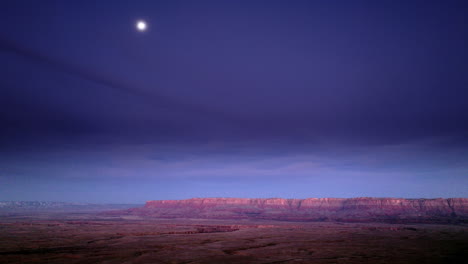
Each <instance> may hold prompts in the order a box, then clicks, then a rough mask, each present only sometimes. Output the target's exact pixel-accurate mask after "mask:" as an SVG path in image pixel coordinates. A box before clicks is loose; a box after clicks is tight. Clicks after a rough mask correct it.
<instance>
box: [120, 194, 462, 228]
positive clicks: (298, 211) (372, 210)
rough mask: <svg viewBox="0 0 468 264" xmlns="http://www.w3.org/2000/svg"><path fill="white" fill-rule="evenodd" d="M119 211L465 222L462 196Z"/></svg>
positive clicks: (194, 204)
mask: <svg viewBox="0 0 468 264" xmlns="http://www.w3.org/2000/svg"><path fill="white" fill-rule="evenodd" d="M125 213H126V214H135V215H141V216H149V217H158V218H208V219H269V220H287V221H345V222H373V221H377V222H397V223H399V222H420V223H466V222H468V198H447V199H443V198H437V199H400V198H368V197H363V198H308V199H281V198H269V199H248V198H193V199H187V200H157V201H148V202H147V203H146V204H145V206H144V207H143V208H134V209H129V210H126V211H125Z"/></svg>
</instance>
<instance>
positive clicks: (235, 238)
mask: <svg viewBox="0 0 468 264" xmlns="http://www.w3.org/2000/svg"><path fill="white" fill-rule="evenodd" d="M466 259H468V226H466V225H430V224H386V223H336V222H286V221H265V220H262V221H259V220H246V219H243V220H207V219H145V218H142V217H138V216H120V217H112V216H103V215H96V214H94V213H75V214H72V213H67V214H65V213H64V214H59V213H55V214H38V213H34V214H29V215H28V214H12V215H8V216H6V215H4V216H2V217H1V218H0V263H60V264H63V263H192V264H195V263H259V264H260V263H264V264H267V263H270V264H274V263H275V264H276V263H463V262H464V261H466Z"/></svg>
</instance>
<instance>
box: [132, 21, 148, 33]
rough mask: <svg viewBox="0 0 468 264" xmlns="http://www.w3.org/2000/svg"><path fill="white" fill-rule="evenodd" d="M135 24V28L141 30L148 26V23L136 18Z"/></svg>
mask: <svg viewBox="0 0 468 264" xmlns="http://www.w3.org/2000/svg"><path fill="white" fill-rule="evenodd" d="M135 26H136V28H137V30H138V31H141V32H143V31H146V29H147V28H148V25H147V24H146V22H145V21H144V20H138V21H137V22H136V25H135Z"/></svg>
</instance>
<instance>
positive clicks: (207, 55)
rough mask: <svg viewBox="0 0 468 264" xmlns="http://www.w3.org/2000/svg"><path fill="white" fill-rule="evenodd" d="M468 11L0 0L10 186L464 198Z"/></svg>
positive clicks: (0, 159) (52, 196)
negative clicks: (139, 26) (140, 25)
mask: <svg viewBox="0 0 468 264" xmlns="http://www.w3.org/2000/svg"><path fill="white" fill-rule="evenodd" d="M466 14H468V3H467V2H466V1H412V0H409V1H360V0H356V1H346V0H343V1H338V0H327V1H325V0H323V1H298V0H292V1H286V0H284V1H274V0H272V1H257V0H249V1H202V0H200V1H177V0H167V1H128V0H127V1H122V0H112V1H110V0H100V1H90V0H80V1H78V0H76V1H75V0H70V1H64V0H61V1H59V0H57V1H52V0H42V1H25V0H6V1H1V3H0V72H1V78H0V124H1V129H0V200H4V201H9V200H41V201H65V202H91V203H143V202H145V201H147V200H160V199H186V198H192V197H246V198H249V197H250V198H268V197H282V198H308V197H367V196H372V197H404V198H435V197H468V188H467V187H468V103H467V102H468V73H467V70H468V49H467V48H466V47H467V46H468V21H467V16H466ZM139 20H144V21H145V22H146V23H147V29H146V30H145V31H143V32H142V31H139V30H137V28H136V23H137V21H139Z"/></svg>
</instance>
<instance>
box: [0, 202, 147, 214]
mask: <svg viewBox="0 0 468 264" xmlns="http://www.w3.org/2000/svg"><path fill="white" fill-rule="evenodd" d="M135 206H138V204H93V203H67V202H50V201H0V212H23V211H37V212H38V211H47V212H49V211H70V212H72V211H104V210H118V209H120V210H121V209H127V208H131V207H135Z"/></svg>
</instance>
